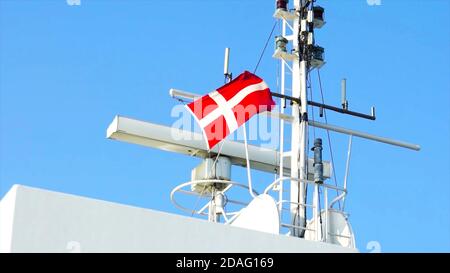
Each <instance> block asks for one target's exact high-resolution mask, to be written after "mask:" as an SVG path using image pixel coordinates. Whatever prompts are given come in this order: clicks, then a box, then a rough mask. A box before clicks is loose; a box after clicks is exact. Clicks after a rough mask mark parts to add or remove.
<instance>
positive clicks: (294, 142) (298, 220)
mask: <svg viewBox="0 0 450 273" xmlns="http://www.w3.org/2000/svg"><path fill="white" fill-rule="evenodd" d="M302 4H303V3H301V1H300V0H294V9H295V13H296V16H295V18H294V20H293V26H292V28H293V35H292V36H293V39H292V49H293V53H294V55H297V56H296V57H295V58H294V59H293V61H292V97H294V98H299V99H300V104H299V103H298V102H293V105H292V117H293V120H295V122H294V123H293V124H292V133H291V177H293V178H299V179H300V180H306V179H307V169H306V168H307V156H308V151H307V141H308V108H307V100H308V99H307V92H306V67H307V59H306V58H303V56H302V55H303V54H304V53H306V52H305V46H304V44H303V43H302V41H301V36H300V21H301V19H300V17H301V16H302V14H303V12H302V8H303V7H302ZM290 186H291V191H290V192H291V197H290V199H291V202H292V203H291V206H290V210H291V219H292V224H293V226H300V227H306V218H305V217H306V209H305V207H304V206H303V207H302V206H301V204H305V201H306V187H305V184H304V183H303V182H300V183H299V182H298V181H291V185H290ZM291 234H292V236H297V237H302V236H303V234H304V230H299V229H297V228H293V229H292V231H291Z"/></svg>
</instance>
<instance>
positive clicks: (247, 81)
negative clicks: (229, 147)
mask: <svg viewBox="0 0 450 273" xmlns="http://www.w3.org/2000/svg"><path fill="white" fill-rule="evenodd" d="M274 106H275V102H274V101H273V99H272V96H271V94H270V89H269V87H268V86H267V84H266V83H265V82H264V81H263V80H262V79H261V78H259V77H258V76H256V75H254V74H252V73H250V72H248V71H245V72H244V73H242V74H241V75H239V76H238V77H237V78H235V79H234V80H232V81H231V82H229V83H227V84H225V85H224V86H222V87H220V88H218V89H217V90H214V91H213V92H211V93H209V94H208V95H205V96H203V97H201V98H199V99H197V100H195V101H193V102H191V103H190V104H188V105H187V109H188V110H189V111H190V112H191V113H192V115H193V116H194V118H195V119H196V120H197V122H198V124H199V125H200V128H201V129H202V131H203V136H204V138H205V139H206V144H207V146H208V149H209V150H211V149H212V148H213V147H214V146H215V145H216V144H217V143H219V142H220V141H221V140H222V139H224V138H226V137H227V136H228V135H229V134H231V133H233V132H234V131H236V129H237V128H239V126H241V125H242V124H244V123H245V122H246V121H247V120H249V119H250V118H251V117H252V116H253V115H255V114H258V113H261V112H264V111H271V110H272V108H273V107H274Z"/></svg>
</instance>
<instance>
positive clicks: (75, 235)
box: [0, 185, 357, 253]
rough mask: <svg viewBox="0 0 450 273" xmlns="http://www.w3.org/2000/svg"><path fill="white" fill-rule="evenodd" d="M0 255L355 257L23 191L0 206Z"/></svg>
mask: <svg viewBox="0 0 450 273" xmlns="http://www.w3.org/2000/svg"><path fill="white" fill-rule="evenodd" d="M0 220H1V222H0V223H1V228H2V229H1V230H0V236H1V237H0V238H1V241H0V242H1V244H0V245H1V249H0V251H1V252H179V253H180V252H181V253H182V252H187V253H194V252H203V253H208V252H219V253H220V252H241V253H242V252H244V253H256V252H356V251H357V250H356V249H351V248H343V247H340V246H336V245H332V244H326V243H321V242H312V241H307V240H303V239H299V238H294V237H288V236H282V235H274V234H268V233H264V232H258V231H252V230H248V229H243V228H238V227H233V226H229V225H223V224H216V223H210V222H207V221H203V220H198V219H194V218H188V217H183V216H179V215H173V214H168V213H163V212H158V211H153V210H149V209H143V208H137V207H132V206H127V205H121V204H115V203H111V202H105V201H100V200H94V199H89V198H85V197H80V196H74V195H69V194H64V193H57V192H51V191H47V190H42V189H36V188H30V187H25V186H17V185H16V186H14V187H13V188H12V189H11V190H10V191H9V192H8V193H7V194H6V196H4V197H3V199H2V200H1V201H0Z"/></svg>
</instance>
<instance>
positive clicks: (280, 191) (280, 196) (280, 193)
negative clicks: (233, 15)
mask: <svg viewBox="0 0 450 273" xmlns="http://www.w3.org/2000/svg"><path fill="white" fill-rule="evenodd" d="M281 31H282V32H281V34H282V35H283V37H285V36H286V20H284V19H283V25H282V30H281ZM280 64H281V71H280V74H281V79H280V80H281V83H280V92H281V94H283V95H284V93H285V73H286V67H285V63H284V61H283V60H280ZM284 107H285V105H281V107H280V112H281V114H284ZM283 176H284V120H282V119H280V178H281V177H283ZM278 201H279V202H280V204H279V205H278V210H279V213H280V221H281V215H282V210H283V202H282V201H283V181H282V180H280V184H279V186H278Z"/></svg>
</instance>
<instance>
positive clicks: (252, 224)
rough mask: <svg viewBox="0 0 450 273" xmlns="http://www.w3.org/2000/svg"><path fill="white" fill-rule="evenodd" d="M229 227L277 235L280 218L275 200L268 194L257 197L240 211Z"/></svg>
mask: <svg viewBox="0 0 450 273" xmlns="http://www.w3.org/2000/svg"><path fill="white" fill-rule="evenodd" d="M231 226H234V227H241V228H246V229H251V230H256V231H261V232H267V233H272V234H279V233H280V216H279V214H278V208H277V204H276V203H275V200H274V199H273V198H272V197H271V196H270V195H268V194H260V195H258V196H257V197H256V198H255V199H253V200H252V201H251V202H250V204H248V206H247V207H245V208H243V209H242V210H241V212H240V213H239V216H238V217H236V220H234V221H233V223H231Z"/></svg>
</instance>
